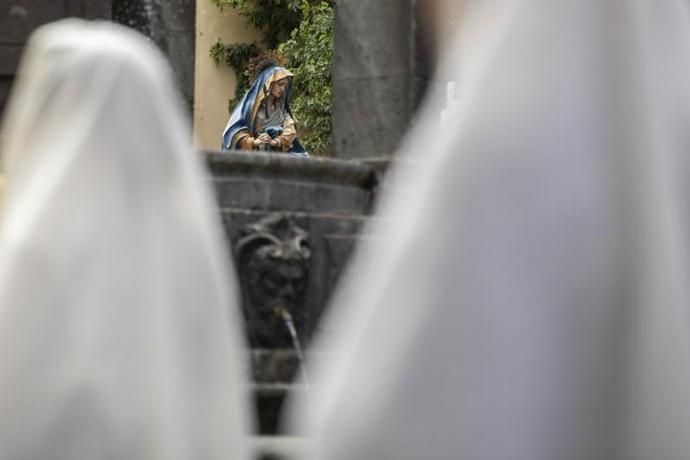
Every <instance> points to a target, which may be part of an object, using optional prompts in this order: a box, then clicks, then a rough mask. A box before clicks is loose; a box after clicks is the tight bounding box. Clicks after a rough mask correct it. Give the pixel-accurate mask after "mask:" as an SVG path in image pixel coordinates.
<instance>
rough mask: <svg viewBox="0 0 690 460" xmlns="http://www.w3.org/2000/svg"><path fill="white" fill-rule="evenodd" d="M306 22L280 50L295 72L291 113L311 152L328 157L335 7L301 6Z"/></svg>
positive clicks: (303, 22)
mask: <svg viewBox="0 0 690 460" xmlns="http://www.w3.org/2000/svg"><path fill="white" fill-rule="evenodd" d="M302 12H303V14H304V18H303V19H302V22H301V23H300V25H299V27H298V28H296V29H295V30H293V31H292V34H291V35H290V39H289V40H288V41H286V42H285V43H283V44H281V45H280V47H279V48H278V50H279V51H280V52H281V53H283V54H284V55H285V56H286V57H287V58H288V67H290V68H291V69H294V73H295V78H294V80H293V92H294V94H295V97H294V98H293V101H292V110H293V112H294V114H295V119H296V120H297V121H298V123H299V127H300V131H301V137H302V140H303V141H304V144H305V145H306V146H307V148H308V150H309V151H310V152H313V153H314V154H315V155H321V156H328V155H329V154H330V150H331V93H332V85H331V64H332V62H333V7H332V6H331V5H329V4H328V3H327V2H319V3H309V2H306V1H304V2H302Z"/></svg>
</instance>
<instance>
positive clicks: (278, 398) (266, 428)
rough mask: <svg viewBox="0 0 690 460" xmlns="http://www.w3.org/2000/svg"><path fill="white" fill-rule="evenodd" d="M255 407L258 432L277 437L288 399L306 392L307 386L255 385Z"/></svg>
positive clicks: (290, 384)
mask: <svg viewBox="0 0 690 460" xmlns="http://www.w3.org/2000/svg"><path fill="white" fill-rule="evenodd" d="M251 388H252V393H253V401H254V407H255V409H256V414H257V423H258V427H257V428H258V432H259V433H260V434H266V435H275V434H278V433H279V428H280V426H279V424H280V420H281V414H282V410H283V405H284V402H285V399H286V397H287V396H288V395H289V396H290V397H293V396H294V395H295V394H296V393H298V392H303V391H305V388H306V387H305V386H304V385H302V384H294V383H255V384H253V385H252V387H251Z"/></svg>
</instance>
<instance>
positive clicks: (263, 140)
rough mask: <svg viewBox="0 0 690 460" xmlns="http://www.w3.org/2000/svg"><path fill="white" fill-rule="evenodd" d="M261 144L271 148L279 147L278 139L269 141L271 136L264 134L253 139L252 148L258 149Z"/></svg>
mask: <svg viewBox="0 0 690 460" xmlns="http://www.w3.org/2000/svg"><path fill="white" fill-rule="evenodd" d="M262 144H269V145H270V146H271V147H278V146H280V141H279V140H278V139H271V136H269V135H268V134H266V133H262V134H260V135H259V137H257V138H256V139H254V147H258V146H259V145H262Z"/></svg>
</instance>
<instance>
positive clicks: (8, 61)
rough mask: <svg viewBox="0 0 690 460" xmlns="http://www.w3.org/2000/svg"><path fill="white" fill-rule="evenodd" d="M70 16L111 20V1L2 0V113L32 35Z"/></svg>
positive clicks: (0, 74) (0, 34)
mask: <svg viewBox="0 0 690 460" xmlns="http://www.w3.org/2000/svg"><path fill="white" fill-rule="evenodd" d="M70 16H71V17H82V18H102V19H108V18H110V0H64V1H56V0H0V114H1V113H2V112H3V110H4V107H5V104H6V103H7V98H8V96H9V93H10V88H11V86H12V83H13V81H14V78H15V75H16V73H17V66H18V64H19V59H20V58H21V55H22V52H23V49H24V44H25V43H26V40H27V38H28V37H29V35H30V34H31V32H33V31H34V29H36V27H38V26H40V25H42V24H46V23H48V22H53V21H57V20H58V19H62V18H65V17H70Z"/></svg>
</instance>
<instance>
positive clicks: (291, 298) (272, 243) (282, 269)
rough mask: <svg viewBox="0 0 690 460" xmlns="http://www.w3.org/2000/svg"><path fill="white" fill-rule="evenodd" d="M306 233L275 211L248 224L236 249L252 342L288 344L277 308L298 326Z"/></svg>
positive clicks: (305, 275) (306, 264) (305, 271)
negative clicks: (289, 316)
mask: <svg viewBox="0 0 690 460" xmlns="http://www.w3.org/2000/svg"><path fill="white" fill-rule="evenodd" d="M308 237H309V235H308V233H307V232H305V231H304V230H303V229H301V228H299V227H298V226H297V225H295V223H294V222H293V221H292V220H291V219H289V218H287V217H285V216H282V215H280V214H273V215H270V216H268V217H266V218H264V219H262V220H260V221H259V222H257V223H254V224H251V225H248V226H247V227H246V228H245V229H244V231H243V235H242V237H241V238H240V239H239V240H238V241H237V245H236V253H237V261H238V268H239V272H240V279H241V281H242V290H243V292H244V298H245V305H244V308H245V313H246V316H247V320H248V323H249V324H248V327H249V336H250V340H251V341H252V345H254V346H261V347H276V346H285V345H289V344H290V343H291V342H290V338H289V337H288V336H287V329H286V325H285V323H284V318H283V317H282V316H281V315H280V314H279V311H280V310H282V311H286V312H288V313H289V314H290V315H291V316H292V317H293V318H294V323H295V326H296V327H297V329H298V331H299V330H300V315H299V312H297V309H298V305H299V303H300V300H301V298H302V294H303V293H304V291H305V287H306V284H307V279H308V274H309V262H310V258H311V250H310V248H309V243H308Z"/></svg>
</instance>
